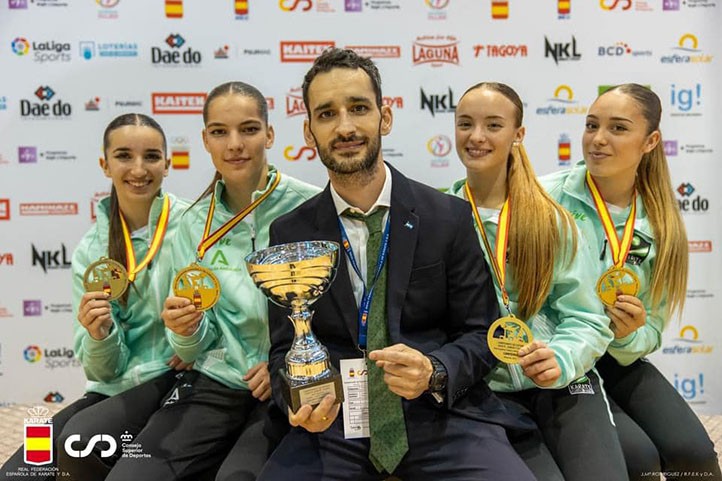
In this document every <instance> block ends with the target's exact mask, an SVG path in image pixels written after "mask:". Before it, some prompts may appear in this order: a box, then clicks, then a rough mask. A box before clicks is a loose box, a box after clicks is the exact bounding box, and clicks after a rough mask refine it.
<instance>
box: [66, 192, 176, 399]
mask: <svg viewBox="0 0 722 481" xmlns="http://www.w3.org/2000/svg"><path fill="white" fill-rule="evenodd" d="M168 196H169V197H170V208H171V211H170V216H169V220H168V227H167V229H166V233H165V237H164V238H163V243H162V244H161V247H160V249H159V250H158V252H157V253H156V255H155V257H154V258H153V260H152V262H151V264H150V266H146V268H145V269H143V270H142V271H141V272H139V273H138V274H137V276H136V279H135V282H134V283H133V285H129V286H128V289H129V290H130V294H129V295H128V302H127V304H126V306H125V307H123V306H121V305H120V303H119V301H117V300H116V301H111V303H110V305H111V316H112V318H113V328H112V330H111V332H110V335H109V336H108V337H106V338H105V339H103V340H102V341H96V340H95V339H93V338H92V337H91V336H90V334H89V333H88V331H87V329H85V327H83V326H82V325H81V324H80V322H78V320H77V317H78V308H79V307H80V299H81V297H82V296H83V294H84V293H85V288H84V287H83V275H84V273H85V270H86V269H87V267H88V266H89V265H90V264H92V263H93V262H95V261H97V260H98V259H100V258H101V257H107V256H108V229H109V214H110V197H106V198H105V199H102V200H101V201H100V202H98V207H97V215H96V222H95V225H94V226H93V227H91V229H90V230H89V231H88V232H87V233H86V234H85V236H83V238H82V239H81V240H80V243H79V244H78V247H77V248H76V249H75V252H74V253H73V262H72V264H73V314H74V316H75V322H74V324H73V331H74V341H75V353H76V355H77V357H78V359H79V360H80V362H81V363H82V365H83V368H84V369H85V375H86V377H87V378H88V383H87V385H86V390H87V391H92V392H97V393H100V394H105V395H107V396H113V395H115V394H119V393H121V392H123V391H126V390H128V389H130V388H132V387H135V386H137V385H139V384H142V383H144V382H146V381H148V380H150V379H153V378H155V377H157V376H159V375H160V374H162V373H164V372H166V371H168V370H169V369H170V368H169V367H168V365H167V364H166V363H167V362H168V361H169V360H170V358H171V357H172V356H173V350H172V349H171V347H170V345H169V344H168V341H167V340H166V337H165V327H164V326H163V321H162V320H161V318H160V313H161V311H162V310H163V302H164V301H165V299H166V297H167V295H168V289H170V285H171V281H172V279H173V271H172V263H171V255H172V248H171V246H172V244H173V242H174V240H173V239H174V236H175V234H176V230H177V227H178V224H179V221H180V218H181V214H182V212H183V211H184V210H185V209H186V208H187V207H188V203H187V202H186V201H185V200H182V199H179V198H177V197H175V196H174V195H172V194H168ZM162 207H163V196H162V194H161V195H159V196H158V197H156V198H155V199H154V200H153V204H152V205H151V208H150V214H149V217H148V227H147V229H143V230H142V232H140V233H139V232H135V233H132V234H131V240H132V242H133V249H134V251H135V257H136V259H137V261H138V262H140V261H141V260H142V259H143V258H144V257H145V254H146V253H147V252H148V247H149V244H150V241H151V237H152V235H153V232H155V227H156V225H157V222H158V216H159V215H160V211H161V208H162ZM121 235H122V234H121Z"/></svg>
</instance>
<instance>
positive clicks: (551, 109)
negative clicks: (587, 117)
mask: <svg viewBox="0 0 722 481" xmlns="http://www.w3.org/2000/svg"><path fill="white" fill-rule="evenodd" d="M548 102H549V103H548V104H547V105H546V106H544V107H537V109H536V114H537V115H570V114H582V115H583V114H585V113H587V107H586V106H585V105H579V102H578V101H577V100H575V99H574V91H573V90H572V88H571V87H570V86H568V85H560V86H558V87H557V88H556V90H554V97H552V98H550V99H548Z"/></svg>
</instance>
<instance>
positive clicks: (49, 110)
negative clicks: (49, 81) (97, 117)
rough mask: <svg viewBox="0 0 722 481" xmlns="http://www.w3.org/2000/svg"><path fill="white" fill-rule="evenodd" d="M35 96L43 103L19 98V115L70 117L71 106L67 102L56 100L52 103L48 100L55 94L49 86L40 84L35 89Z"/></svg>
mask: <svg viewBox="0 0 722 481" xmlns="http://www.w3.org/2000/svg"><path fill="white" fill-rule="evenodd" d="M34 93H35V96H36V97H37V98H38V99H40V100H41V101H43V102H44V103H38V102H31V101H30V100H27V99H21V100H20V117H35V118H44V117H45V118H46V117H51V116H52V117H56V118H63V117H70V115H71V114H72V113H73V108H72V107H71V106H70V104H69V103H67V102H63V101H62V100H59V99H58V100H56V101H55V102H54V103H52V104H50V103H45V102H48V101H49V100H50V99H52V98H53V97H54V96H55V91H54V90H53V89H52V88H50V87H49V86H47V85H45V86H42V85H41V86H40V87H38V88H37V89H36V90H35V92H34Z"/></svg>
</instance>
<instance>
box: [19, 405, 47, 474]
mask: <svg viewBox="0 0 722 481" xmlns="http://www.w3.org/2000/svg"><path fill="white" fill-rule="evenodd" d="M49 413H50V410H49V409H48V408H46V407H43V406H35V407H32V408H30V409H28V416H29V417H27V418H25V419H24V434H25V435H24V443H23V453H24V455H23V461H25V463H26V464H31V465H34V466H43V465H45V464H50V463H52V462H53V420H52V418H51V417H50V416H48V414H49Z"/></svg>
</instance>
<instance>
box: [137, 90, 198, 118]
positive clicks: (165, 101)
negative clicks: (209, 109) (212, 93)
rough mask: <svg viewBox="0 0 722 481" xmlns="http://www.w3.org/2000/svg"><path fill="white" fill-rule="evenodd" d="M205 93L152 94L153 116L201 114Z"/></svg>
mask: <svg viewBox="0 0 722 481" xmlns="http://www.w3.org/2000/svg"><path fill="white" fill-rule="evenodd" d="M205 101H206V93H204V92H194V93H180V92H153V93H152V94H151V103H152V105H153V113H154V114H202V113H203V104H204V103H205Z"/></svg>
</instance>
